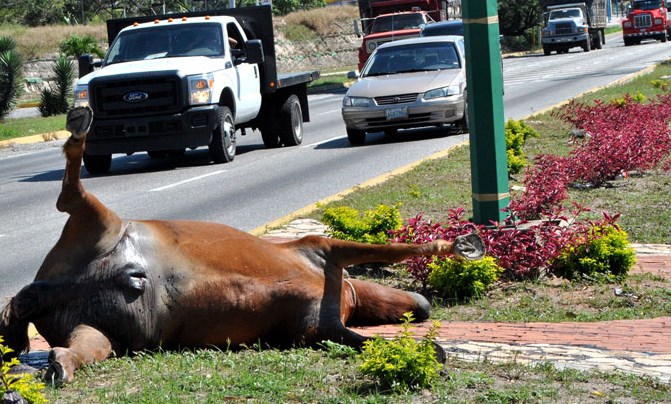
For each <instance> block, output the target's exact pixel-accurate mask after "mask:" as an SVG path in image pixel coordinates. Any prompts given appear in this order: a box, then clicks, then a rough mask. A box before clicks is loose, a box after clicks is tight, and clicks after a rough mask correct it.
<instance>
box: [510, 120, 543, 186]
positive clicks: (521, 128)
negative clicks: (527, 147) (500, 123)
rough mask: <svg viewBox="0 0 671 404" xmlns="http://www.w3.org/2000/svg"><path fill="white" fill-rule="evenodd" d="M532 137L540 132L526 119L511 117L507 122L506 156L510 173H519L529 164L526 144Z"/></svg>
mask: <svg viewBox="0 0 671 404" xmlns="http://www.w3.org/2000/svg"><path fill="white" fill-rule="evenodd" d="M530 137H538V132H536V130H534V128H532V127H530V126H528V125H527V124H526V123H524V121H516V120H514V119H509V120H508V122H506V157H507V159H508V174H517V173H519V172H520V171H522V169H523V168H524V167H525V166H526V165H527V159H526V155H525V154H524V150H523V149H522V148H523V147H524V144H525V143H526V141H527V139H529V138H530Z"/></svg>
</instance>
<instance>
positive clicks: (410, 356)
mask: <svg viewBox="0 0 671 404" xmlns="http://www.w3.org/2000/svg"><path fill="white" fill-rule="evenodd" d="M413 320H414V318H413V317H412V313H405V314H404V315H403V318H402V319H401V321H402V322H403V325H402V329H401V331H399V334H398V335H397V336H396V337H394V339H392V340H385V339H384V338H382V337H379V336H375V337H373V338H372V339H370V340H368V341H366V342H364V346H363V350H362V352H361V354H359V357H360V359H361V365H360V366H359V371H361V373H363V374H364V375H367V376H373V377H375V378H376V379H377V380H378V381H379V382H381V383H382V384H383V385H384V387H387V388H390V389H392V390H395V391H406V390H411V389H418V388H424V387H429V386H431V384H432V383H433V381H434V380H435V379H436V378H437V377H438V376H439V375H440V370H441V369H442V368H443V365H442V364H441V363H438V360H437V359H436V351H435V345H434V342H433V340H434V339H435V338H436V335H438V322H434V323H433V325H432V326H431V328H430V329H429V332H428V333H427V334H426V336H425V337H424V338H423V339H422V340H421V341H416V340H415V338H414V337H413V336H414V334H413V333H412V332H411V331H410V330H409V328H410V322H411V321H413Z"/></svg>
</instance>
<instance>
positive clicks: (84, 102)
mask: <svg viewBox="0 0 671 404" xmlns="http://www.w3.org/2000/svg"><path fill="white" fill-rule="evenodd" d="M74 93H75V107H87V106H88V105H89V86H82V85H77V86H75V91H74Z"/></svg>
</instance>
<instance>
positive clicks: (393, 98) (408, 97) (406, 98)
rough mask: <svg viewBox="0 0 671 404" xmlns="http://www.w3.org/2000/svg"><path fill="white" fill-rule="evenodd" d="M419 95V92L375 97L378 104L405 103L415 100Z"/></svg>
mask: <svg viewBox="0 0 671 404" xmlns="http://www.w3.org/2000/svg"><path fill="white" fill-rule="evenodd" d="M417 95H418V94H417V93H412V94H399V95H390V96H385V97H375V102H376V103H377V105H392V104H405V103H408V102H415V101H416V100H417Z"/></svg>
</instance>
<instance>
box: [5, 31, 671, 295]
mask: <svg viewBox="0 0 671 404" xmlns="http://www.w3.org/2000/svg"><path fill="white" fill-rule="evenodd" d="M669 57H671V44H668V43H667V44H661V43H657V42H650V43H644V44H642V45H640V46H633V47H627V48H624V46H623V44H622V40H621V37H619V36H616V37H615V39H611V38H609V39H608V43H607V45H606V47H605V48H604V49H602V50H599V51H592V52H588V53H585V52H582V51H580V50H578V48H576V49H574V50H573V51H572V52H570V53H569V54H564V55H554V54H553V55H551V56H541V55H538V56H536V55H533V56H526V57H515V58H508V59H506V60H505V61H504V84H505V96H504V105H505V119H508V118H514V119H521V118H524V117H526V116H528V115H530V114H532V113H534V112H537V111H539V110H542V109H544V108H546V107H550V106H552V105H555V104H557V103H558V102H561V101H564V100H566V99H569V98H571V97H573V96H575V95H577V94H580V93H582V92H584V91H586V90H589V89H592V88H595V87H600V86H603V85H606V84H608V83H611V82H613V81H616V80H618V79H620V78H622V77H625V76H627V75H629V74H632V73H635V72H637V71H640V70H642V69H644V68H646V67H648V66H651V65H653V64H655V63H658V62H661V61H663V60H666V59H668V58H669ZM342 96H343V93H342V92H336V93H330V94H321V95H315V96H310V99H309V101H310V112H311V118H312V120H311V122H310V123H307V124H306V125H305V136H304V140H303V144H302V145H301V146H298V147H291V148H280V149H272V150H267V149H265V148H264V147H263V143H262V141H261V136H260V134H259V133H258V132H251V131H248V133H247V135H246V136H244V137H239V143H238V155H237V156H236V159H235V161H233V162H232V163H229V164H222V165H213V164H210V162H209V161H208V160H209V159H208V156H207V150H206V149H202V150H200V149H198V150H195V151H190V152H187V153H186V155H185V156H184V157H183V158H180V159H178V160H150V159H149V158H148V157H147V156H146V154H144V153H140V154H136V155H132V156H115V158H114V160H113V163H112V171H111V173H110V174H109V175H106V176H100V177H88V176H87V175H84V184H85V186H86V188H87V189H88V190H89V191H90V192H92V193H94V194H95V195H96V196H97V197H98V198H99V199H100V200H102V201H103V202H104V203H105V204H107V205H108V206H109V207H110V208H112V209H114V210H115V211H116V212H117V213H118V214H119V215H120V216H122V217H124V218H130V219H132V218H140V219H188V220H207V221H216V222H222V223H226V224H229V225H231V226H234V227H237V228H240V229H243V230H246V231H249V230H252V229H255V228H257V227H260V226H263V225H264V224H266V223H269V222H271V221H273V220H275V219H277V218H280V217H283V216H285V215H287V214H289V213H291V212H293V211H295V210H297V209H300V208H303V207H305V206H306V205H309V204H312V203H314V202H316V201H319V200H321V199H323V198H325V197H328V196H330V195H333V194H335V193H338V192H340V191H342V190H344V189H347V188H350V187H353V186H356V185H357V184H360V183H362V182H364V181H366V180H369V179H371V178H374V177H377V176H380V175H384V174H385V173H388V172H390V171H392V170H394V169H397V168H399V167H402V166H405V165H407V164H410V163H412V162H415V161H417V160H420V159H422V158H425V157H427V156H429V155H431V154H434V153H436V152H439V151H442V150H444V149H446V148H448V147H450V146H451V145H454V144H457V143H459V142H462V141H464V140H466V139H467V135H454V134H453V135H449V136H444V134H443V133H441V132H439V131H437V130H433V129H422V130H416V131H401V132H399V135H397V136H395V137H386V136H384V135H383V134H381V133H380V134H373V135H369V136H368V139H367V143H366V145H365V146H361V147H352V146H350V145H349V143H348V141H347V138H346V134H345V127H344V125H343V123H342V118H341V116H340V102H341V100H342ZM58 147H59V144H58V143H56V142H50V143H48V144H42V145H29V146H21V147H17V148H14V149H10V150H2V151H0V195H1V196H0V279H2V282H1V283H0V298H2V297H3V296H10V295H13V294H14V293H16V292H17V291H18V290H19V289H20V288H21V287H22V286H23V285H25V284H27V283H29V282H30V281H31V280H32V279H33V277H34V275H35V272H36V271H37V269H38V268H39V265H40V264H41V262H42V260H43V259H44V256H45V255H46V254H47V252H48V251H49V249H50V248H51V246H53V245H54V243H55V242H56V240H57V239H58V236H59V234H60V232H61V229H62V227H63V224H64V223H65V221H66V219H67V217H66V215H64V214H62V213H60V212H58V211H57V210H56V208H55V203H56V198H57V196H58V193H59V189H60V181H61V178H62V175H63V167H64V161H63V158H62V155H61V153H60V151H59V148H58Z"/></svg>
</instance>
